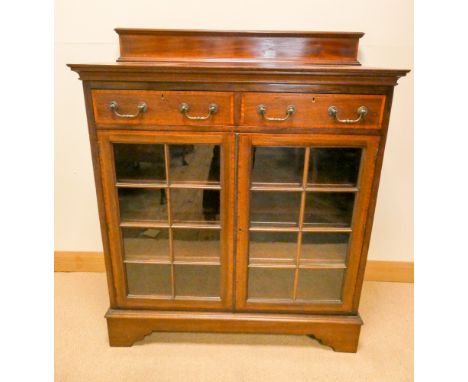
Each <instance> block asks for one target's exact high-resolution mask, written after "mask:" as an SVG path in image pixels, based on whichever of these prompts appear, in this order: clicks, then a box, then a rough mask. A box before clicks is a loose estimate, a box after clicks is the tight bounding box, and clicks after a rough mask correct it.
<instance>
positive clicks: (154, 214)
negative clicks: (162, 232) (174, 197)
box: [119, 188, 167, 222]
mask: <svg viewBox="0 0 468 382" xmlns="http://www.w3.org/2000/svg"><path fill="white" fill-rule="evenodd" d="M119 207H120V219H121V220H145V221H148V220H151V221H160V222H167V208H166V198H165V193H164V190H158V189H145V188H119Z"/></svg>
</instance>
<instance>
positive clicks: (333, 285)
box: [297, 269, 345, 301]
mask: <svg viewBox="0 0 468 382" xmlns="http://www.w3.org/2000/svg"><path fill="white" fill-rule="evenodd" d="M344 272H345V271H344V269H300V270H299V280H298V285H297V299H298V300H309V301H310V300H341V290H342V287H343V277H344Z"/></svg>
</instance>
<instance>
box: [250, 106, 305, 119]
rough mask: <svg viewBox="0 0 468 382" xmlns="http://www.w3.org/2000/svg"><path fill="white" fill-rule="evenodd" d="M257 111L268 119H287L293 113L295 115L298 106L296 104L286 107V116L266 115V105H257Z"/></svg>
mask: <svg viewBox="0 0 468 382" xmlns="http://www.w3.org/2000/svg"><path fill="white" fill-rule="evenodd" d="M257 112H258V114H260V115H261V116H262V118H263V119H266V120H267V121H286V120H287V119H288V118H289V117H290V116H291V115H293V114H294V113H295V112H296V108H295V107H294V105H289V106H288V107H287V108H286V116H285V117H267V116H266V115H265V113H266V106H265V105H258V106H257Z"/></svg>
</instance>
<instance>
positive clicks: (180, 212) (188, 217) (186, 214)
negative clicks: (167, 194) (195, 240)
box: [171, 188, 220, 223]
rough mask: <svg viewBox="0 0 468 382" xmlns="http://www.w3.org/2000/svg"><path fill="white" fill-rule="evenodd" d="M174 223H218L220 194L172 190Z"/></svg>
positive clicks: (197, 190) (215, 191) (211, 191)
mask: <svg viewBox="0 0 468 382" xmlns="http://www.w3.org/2000/svg"><path fill="white" fill-rule="evenodd" d="M171 203H172V220H173V221H174V222H184V223H188V222H195V223H204V222H211V223H213V222H218V221H219V211H220V210H219V203H220V192H219V191H218V190H200V189H186V188H179V189H171Z"/></svg>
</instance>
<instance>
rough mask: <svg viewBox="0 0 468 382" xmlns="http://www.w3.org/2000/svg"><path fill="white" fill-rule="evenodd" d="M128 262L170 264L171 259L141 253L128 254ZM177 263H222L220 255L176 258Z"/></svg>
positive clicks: (126, 261) (126, 260)
mask: <svg viewBox="0 0 468 382" xmlns="http://www.w3.org/2000/svg"><path fill="white" fill-rule="evenodd" d="M124 263H126V264H166V265H170V264H171V261H170V258H169V256H166V257H162V256H159V257H158V256H149V255H139V256H135V255H134V256H127V258H126V259H125V260H124ZM173 263H174V264H175V265H217V266H219V265H221V262H220V259H219V257H203V256H197V257H186V258H184V259H181V258H175V259H174V262H173Z"/></svg>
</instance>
